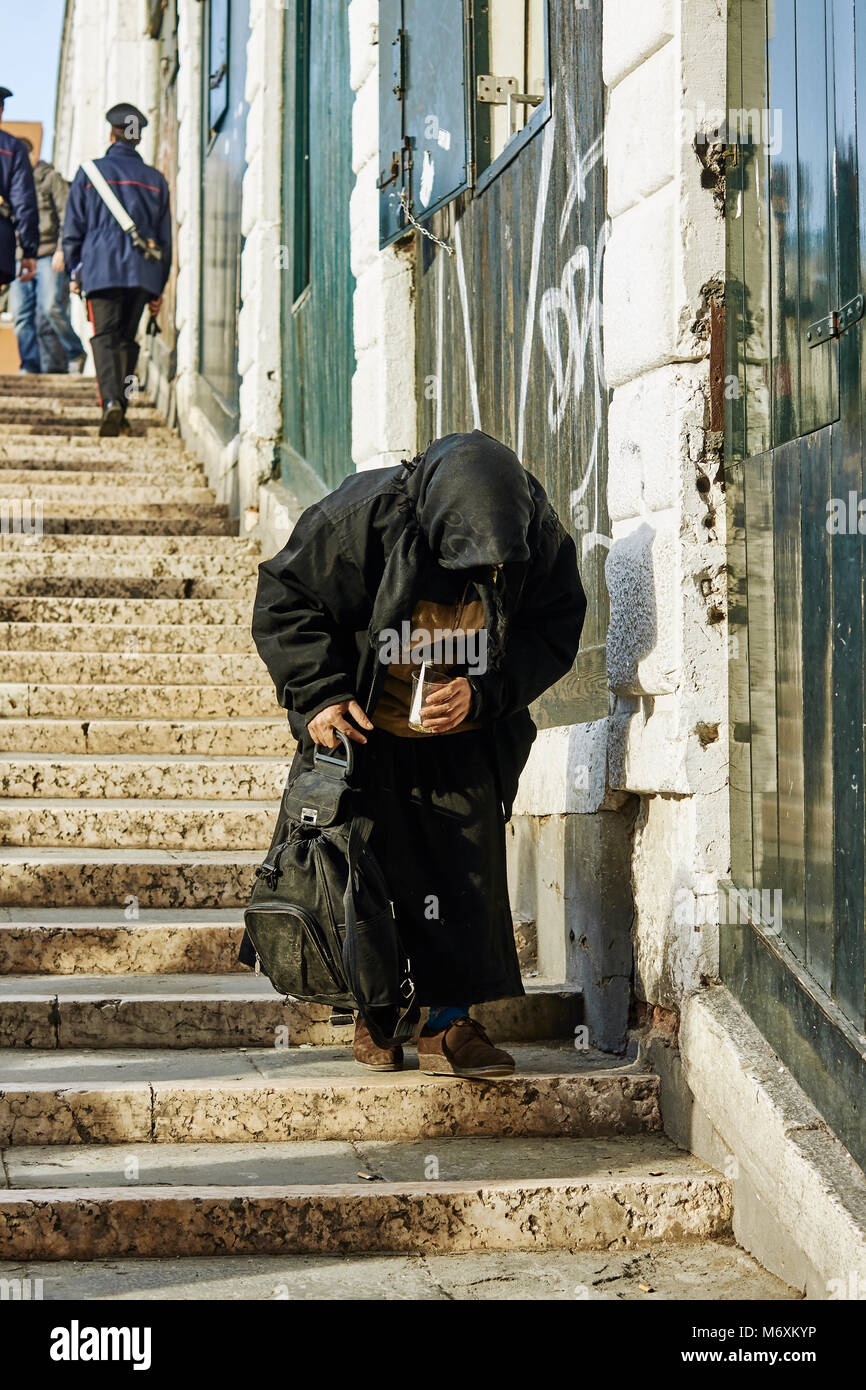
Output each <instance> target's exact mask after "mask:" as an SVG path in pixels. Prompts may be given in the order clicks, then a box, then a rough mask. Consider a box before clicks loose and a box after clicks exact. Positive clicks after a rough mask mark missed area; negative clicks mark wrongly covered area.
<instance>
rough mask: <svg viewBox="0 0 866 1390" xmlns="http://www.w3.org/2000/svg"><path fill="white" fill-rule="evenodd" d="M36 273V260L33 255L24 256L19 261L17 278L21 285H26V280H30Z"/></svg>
mask: <svg viewBox="0 0 866 1390" xmlns="http://www.w3.org/2000/svg"><path fill="white" fill-rule="evenodd" d="M35 274H36V260H35V257H33V256H25V257H24V259H23V260H22V262H21V274H20V275H19V276H18V279H19V280H20V281H21V283H22V285H26V284H27V281H28V280H32V279H33V276H34V275H35Z"/></svg>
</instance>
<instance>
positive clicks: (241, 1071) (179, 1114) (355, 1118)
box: [0, 1042, 661, 1254]
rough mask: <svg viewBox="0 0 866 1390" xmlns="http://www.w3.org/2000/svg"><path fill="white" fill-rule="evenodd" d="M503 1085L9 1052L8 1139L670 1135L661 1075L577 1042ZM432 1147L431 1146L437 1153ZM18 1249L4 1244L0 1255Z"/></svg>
mask: <svg viewBox="0 0 866 1390" xmlns="http://www.w3.org/2000/svg"><path fill="white" fill-rule="evenodd" d="M510 1051H511V1052H512V1055H513V1056H514V1059H515V1062H516V1064H517V1070H516V1071H515V1073H514V1075H513V1076H511V1077H508V1078H507V1079H503V1080H499V1081H470V1080H463V1079H461V1078H458V1077H441V1076H425V1075H424V1074H423V1073H422V1072H420V1071H419V1070H418V1066H417V1057H416V1056H415V1053H414V1050H411V1049H407V1053H406V1067H405V1069H404V1070H403V1071H399V1072H382V1073H379V1072H371V1071H368V1070H367V1069H366V1068H363V1067H360V1066H359V1065H358V1064H357V1063H355V1062H354V1061H353V1060H352V1055H351V1048H350V1044H349V1043H347V1045H346V1046H344V1047H339V1048H328V1047H286V1046H271V1047H267V1048H255V1049H248V1048H238V1047H234V1048H230V1049H221V1050H207V1049H189V1050H186V1051H184V1050H182V1049H166V1048H147V1049H145V1050H142V1051H136V1050H135V1049H132V1048H126V1049H118V1050H114V1051H112V1050H107V1049H105V1050H82V1051H76V1050H73V1049H64V1050H63V1051H59V1050H56V1049H55V1050H42V1049H37V1048H26V1049H25V1048H9V1049H4V1050H3V1051H2V1052H0V1078H2V1082H0V1147H4V1148H5V1147H6V1146H9V1145H19V1144H76V1143H79V1144H81V1143H83V1144H130V1143H145V1144H150V1143H158V1144H166V1143H173V1144H178V1143H179V1144H203V1143H220V1144H226V1143H249V1142H250V1141H254V1142H256V1143H265V1142H272V1141H287V1140H297V1139H316V1140H325V1139H339V1140H344V1141H345V1140H355V1139H413V1140H414V1139H418V1138H419V1137H420V1138H423V1139H426V1140H427V1141H428V1142H429V1141H430V1140H432V1139H441V1138H445V1137H446V1136H453V1137H457V1136H466V1137H468V1136H491V1137H492V1136H502V1137H506V1136H512V1135H514V1136H517V1135H520V1136H523V1137H525V1138H552V1137H562V1138H577V1137H587V1138H588V1137H596V1138H598V1137H602V1136H607V1135H612V1134H640V1133H643V1132H645V1131H647V1130H652V1131H655V1130H659V1129H660V1128H661V1119H660V1115H659V1106H658V1085H659V1083H658V1078H657V1077H656V1076H653V1075H651V1074H649V1073H647V1072H642V1071H638V1070H637V1069H636V1068H635V1065H634V1064H633V1063H625V1064H623V1063H622V1062H621V1061H620V1060H619V1059H616V1058H612V1057H611V1056H609V1055H607V1054H605V1053H602V1052H595V1051H592V1050H590V1049H586V1050H583V1051H578V1050H577V1049H576V1048H575V1047H574V1046H573V1045H572V1044H570V1043H568V1042H560V1043H556V1042H551V1043H544V1044H538V1043H536V1044H527V1043H515V1044H514V1045H513V1046H512V1047H511V1049H510ZM428 1152H429V1149H428ZM4 1253H6V1254H8V1252H3V1251H2V1250H0V1254H4Z"/></svg>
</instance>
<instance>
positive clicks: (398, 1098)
mask: <svg viewBox="0 0 866 1390" xmlns="http://www.w3.org/2000/svg"><path fill="white" fill-rule="evenodd" d="M510 1050H511V1052H512V1054H513V1056H514V1059H515V1062H516V1064H517V1071H516V1072H515V1073H514V1075H513V1076H511V1077H509V1078H507V1079H503V1080H499V1081H470V1080H464V1079H461V1078H458V1077H439V1076H425V1075H423V1073H422V1072H420V1071H419V1070H418V1067H417V1058H416V1057H415V1054H414V1052H413V1051H411V1050H407V1055H406V1068H405V1070H403V1071H400V1072H384V1073H377V1072H369V1071H367V1070H366V1069H365V1068H363V1067H360V1066H358V1064H357V1063H355V1062H354V1061H353V1060H352V1056H351V1048H350V1045H349V1044H348V1043H347V1045H346V1046H345V1047H340V1048H328V1047H285V1046H276V1047H269V1048H257V1049H248V1048H231V1049H227V1050H206V1049H190V1050H186V1051H184V1050H182V1049H174V1050H172V1049H162V1048H148V1049H146V1050H144V1051H136V1050H135V1049H132V1048H129V1049H120V1050H116V1051H110V1050H91V1051H80V1052H79V1051H75V1050H73V1049H68V1050H66V1049H64V1050H62V1051H61V1050H40V1049H29V1048H28V1049H25V1048H11V1049H5V1050H3V1051H2V1052H0V1078H2V1082H0V1146H2V1147H6V1146H8V1145H18V1144H74V1143H84V1144H129V1143H146V1144H149V1143H160V1144H163V1143H174V1144H177V1143H180V1144H201V1143H221V1144H224V1143H249V1142H251V1141H254V1142H256V1143H263V1142H270V1141H286V1140H296V1139H318V1140H324V1139H341V1140H354V1139H418V1138H424V1139H427V1140H430V1139H439V1138H444V1137H445V1136H455V1137H456V1136H470V1135H474V1136H493V1135H498V1136H509V1135H521V1136H523V1137H526V1138H533V1137H535V1138H552V1137H562V1138H568V1137H572V1138H575V1137H601V1136H607V1135H611V1134H638V1133H643V1132H644V1131H647V1130H658V1129H660V1128H661V1119H660V1116H659V1108H658V1085H659V1083H658V1078H657V1077H656V1076H653V1075H651V1074H649V1073H647V1072H641V1071H638V1070H637V1069H636V1067H635V1065H634V1064H633V1063H627V1064H622V1063H620V1064H619V1065H618V1064H617V1060H616V1059H614V1058H611V1057H610V1056H608V1055H607V1054H605V1053H601V1052H594V1051H592V1050H589V1049H587V1050H585V1051H578V1050H577V1049H576V1048H575V1047H574V1046H572V1045H571V1044H569V1043H567V1042H563V1043H555V1042H554V1043H544V1044H525V1043H515V1044H514V1046H513V1047H512V1048H511V1049H510Z"/></svg>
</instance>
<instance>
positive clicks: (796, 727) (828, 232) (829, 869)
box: [721, 0, 866, 1164]
mask: <svg viewBox="0 0 866 1390" xmlns="http://www.w3.org/2000/svg"><path fill="white" fill-rule="evenodd" d="M859 19H860V22H859V24H858V25H855V4H854V0H770V2H769V3H768V4H766V5H765V3H764V0H735V3H733V4H732V5H731V6H730V8H729V64H728V106H729V109H730V111H731V112H732V113H733V112H739V113H740V119H739V125H740V127H741V128H740V130H739V131H738V132H737V135H738V136H739V139H737V138H736V137H735V136H734V132H732V131H730V130H729V139H732V156H733V157H732V158H731V160H730V163H729V172H728V180H727V233H728V244H727V259H728V266H727V285H728V289H727V329H728V358H729V367H728V371H729V376H728V392H727V395H728V419H727V429H726V451H727V467H726V474H727V479H728V560H729V599H730V606H729V616H730V632H731V649H730V666H729V670H730V729H731V743H730V751H731V835H732V866H731V878H732V884H733V887H734V889H738V890H742V892H741V894H740V895H739V896H738V895H736V894H731V893H728V894H726V895H725V896H723V899H722V905H723V923H722V928H721V959H722V974H723V978H724V979H725V980H726V981H727V982H728V984H729V985H730V987H731V988H732V990H733V991H734V992H735V993H736V994H737V995H738V997H739V998H740V999H741V1001H742V1002H743V1004H744V1005H745V1007H746V1008H747V1009H748V1011H749V1012H750V1013H751V1015H752V1017H753V1018H754V1019H755V1021H756V1022H757V1023H758V1025H759V1027H760V1028H761V1030H762V1032H763V1033H764V1034H765V1036H766V1037H767V1038H768V1039H769V1041H770V1042H771V1043H772V1045H773V1046H774V1048H775V1049H776V1051H777V1052H778V1053H779V1054H780V1056H782V1058H783V1059H784V1060H785V1062H786V1063H787V1064H788V1066H789V1067H790V1068H791V1070H792V1072H793V1074H794V1075H795V1076H796V1078H797V1080H798V1081H799V1082H800V1084H801V1085H802V1086H803V1088H804V1089H805V1090H806V1091H807V1092H808V1094H809V1095H811V1096H812V1098H813V1099H814V1100H815V1102H816V1103H817V1104H818V1105H819V1106H820V1108H821V1109H822V1111H823V1113H824V1115H825V1117H826V1118H827V1120H828V1122H829V1123H830V1124H831V1125H832V1126H833V1127H834V1128H835V1130H836V1132H837V1133H838V1134H839V1135H840V1137H841V1138H842V1139H843V1140H844V1142H845V1143H846V1144H847V1145H848V1147H849V1148H850V1149H851V1151H852V1153H854V1155H855V1157H857V1159H858V1161H859V1162H860V1163H861V1164H863V1163H866V1123H864V1119H866V1040H864V1037H863V1032H864V1027H866V954H864V920H866V918H864V890H866V873H864V868H866V856H864V845H866V803H864V781H866V776H864V772H866V769H864V754H863V742H864V740H863V720H864V707H866V706H864V669H866V663H864V652H866V648H864V577H866V575H864V555H863V547H864V544H866V536H864V534H863V532H866V516H864V519H863V531H860V530H859V527H858V520H857V518H858V515H859V513H858V507H859V499H860V498H862V497H863V485H864V480H863V448H862V441H861V431H862V427H863V421H862V411H861V400H862V396H863V392H862V387H861V375H862V372H863V370H864V369H866V363H864V362H863V361H862V360H861V357H862V353H861V342H862V331H863V323H862V322H861V321H860V320H859V313H860V312H861V311H862V301H860V300H859V299H858V296H859V294H860V291H861V288H862V284H863V281H862V275H863V254H862V251H861V241H862V238H863V236H864V230H866V225H864V216H863V212H862V211H861V209H864V210H866V135H864V155H863V157H862V158H858V127H859V129H860V130H861V131H864V132H866V104H864V95H863V91H866V6H861V14H860V17H859ZM858 78H859V81H858ZM860 88H863V91H861V90H860ZM731 119H733V117H730V118H729V122H730V120H731ZM863 511H864V512H866V504H864V508H863ZM852 520H853V526H852Z"/></svg>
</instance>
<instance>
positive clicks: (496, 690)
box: [252, 431, 586, 820]
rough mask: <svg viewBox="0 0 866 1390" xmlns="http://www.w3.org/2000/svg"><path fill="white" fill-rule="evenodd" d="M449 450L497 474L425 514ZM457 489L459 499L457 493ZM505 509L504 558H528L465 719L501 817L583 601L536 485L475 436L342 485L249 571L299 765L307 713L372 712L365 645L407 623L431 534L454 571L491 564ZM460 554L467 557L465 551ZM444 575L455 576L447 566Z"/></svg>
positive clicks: (579, 623) (375, 678) (371, 672)
mask: <svg viewBox="0 0 866 1390" xmlns="http://www.w3.org/2000/svg"><path fill="white" fill-rule="evenodd" d="M460 447H462V448H464V450H466V451H475V452H478V451H479V450H486V451H487V452H488V455H489V457H490V459H491V460H492V461H493V462H495V464H496V469H497V470H501V471H496V472H495V473H494V475H493V486H492V487H491V488H490V489H489V490H488V491H487V492H486V493H485V492H484V488H483V483H484V480H483V479H482V480H481V483H480V484H479V486H478V487H476V488H474V489H467V487H466V484H465V483H464V484H463V488H464V493H463V495H461V497H460V499H459V503H456V504H454V505H452V506H451V507H450V508H449V507H448V506H447V505H445V506H443V498H442V496H441V495H440V496H438V498H437V506H438V511H437V512H436V515H435V516H434V515H432V512H433V503H432V501H431V498H432V495H433V489H432V488H431V482H430V479H431V476H432V475H433V471H434V469H435V467H436V466H437V465H438V464H439V463H440V461H441V458H442V457H443V456H444V455H447V454H448V451H449V449H450V450H452V451H454V450H456V449H457V448H460ZM509 461H511V463H512V466H513V468H514V469H518V470H519V473H520V486H521V488H522V489H523V491H524V493H527V485H528V494H527V499H526V501H525V503H524V502H523V501H522V499H517V500H516V501H515V502H514V504H513V505H512V504H511V502H510V498H509V494H508V490H507V487H506V486H505V485H504V484H505V482H506V481H507V477H508V468H507V466H503V465H507V464H508V462H509ZM442 491H443V489H442V488H441V487H440V488H439V493H440V494H441V493H442ZM468 491H472V496H471V497H468V496H467V495H465V494H466V493H467V492H468ZM479 495H480V496H481V502H479ZM446 500H447V499H446ZM518 504H519V505H521V506H525V513H526V519H525V520H522V521H521V536H520V538H519V542H518V543H519V546H520V551H519V552H518V549H517V546H516V545H515V547H514V554H515V555H517V554H518V553H520V554H526V553H527V552H528V559H527V560H526V561H525V563H524V565H523V566H522V572H523V573H522V586H521V588H520V591H519V598H518V599H517V601H516V607H515V608H514V609H513V611H512V612H511V613H510V615H509V621H508V627H507V636H506V640H505V651H504V656H503V658H502V659H501V661H500V663H499V665H498V668H496V669H491V670H488V672H487V673H486V674H485V675H482V676H479V677H477V678H476V681H477V685H478V688H479V691H480V706H479V709H478V718H480V720H481V722H482V723H483V724H484V725H485V726H487V727H488V728H490V729H491V730H492V733H493V742H494V747H495V750H496V761H497V771H498V776H499V787H500V792H501V797H502V804H503V810H504V814H505V818H506V820H507V819H508V817H509V816H510V814H511V807H512V804H513V801H514V796H515V794H516V791H517V783H518V779H519V776H520V773H521V770H522V769H523V767H524V765H525V763H526V759H527V757H528V756H529V750H530V747H531V745H532V742H533V739H534V738H535V734H536V728H535V724H534V722H533V720H532V718H531V717H530V714H529V710H528V708H527V706H528V705H529V704H531V702H532V701H533V700H535V699H537V698H538V696H539V695H541V694H542V693H543V692H544V691H545V690H547V689H548V687H549V686H551V685H553V684H554V682H555V681H557V680H558V679H559V678H560V676H562V675H564V674H565V672H566V671H568V670H570V668H571V666H572V664H573V662H574V658H575V655H576V653H577V649H578V643H579V641H580V633H581V629H582V627H583V620H584V615H585V612H586V598H585V595H584V591H583V587H582V585H581V582H580V576H579V574H578V570H577V557H576V553H575V547H574V542H573V540H572V539H571V537H570V536H569V535H568V534H567V532H566V531H565V529H564V527H563V526H562V524H561V522H560V520H559V518H558V517H557V515H556V513H555V511H554V510H553V507H552V506H551V504H550V502H549V501H548V499H547V495H546V493H545V491H544V488H543V487H542V486H541V483H539V482H538V480H537V479H536V478H534V477H533V476H532V475H531V474H529V473H524V471H523V470H522V469H520V467H519V464H517V461H516V459H514V455H513V454H511V451H510V450H506V449H505V447H504V446H503V445H500V444H498V443H497V442H496V441H494V440H492V439H490V437H489V436H487V435H483V434H482V433H481V432H480V431H473V432H472V434H471V435H451V436H448V437H447V438H446V439H445V440H441V441H437V443H436V445H434V446H431V448H430V449H428V451H427V453H426V454H425V455H424V456H422V457H421V459H420V460H416V461H414V462H413V463H412V464H401V465H399V466H397V467H394V468H376V469H370V470H367V471H365V472H360V473H355V474H352V475H351V476H350V477H348V478H346V480H345V481H344V482H343V483H342V484H341V486H340V487H338V488H337V489H336V491H335V492H332V493H330V494H329V495H328V496H327V497H324V498H323V499H322V500H321V501H320V502H317V503H316V504H315V505H314V506H312V507H310V508H308V510H307V511H305V512H304V513H303V515H302V516H301V517H300V519H299V520H298V522H297V524H296V526H295V528H294V530H293V532H292V534H291V537H290V539H289V541H288V544H287V545H286V546H285V547H284V548H283V549H282V550H281V551H280V552H279V554H278V555H275V556H274V558H273V559H272V560H267V561H265V562H264V563H263V564H261V565H260V566H259V583H258V592H257V595H256V601H255V608H254V613H253V623H252V634H253V638H254V640H255V643H256V646H257V648H258V651H259V654H260V655H261V657H262V659H263V660H264V662H265V664H266V665H267V667H268V670H269V671H270V674H271V676H272V678H273V681H274V684H275V686H276V691H277V698H278V700H279V702H280V704H281V705H282V706H283V707H284V708H285V709H287V710H288V718H289V724H290V725H291V728H292V732H293V733H294V735H295V737H296V738H297V740H298V743H299V754H301V755H302V758H303V755H304V754H306V756H307V757H308V756H309V753H310V751H311V740H310V736H309V734H308V733H307V728H306V726H307V723H308V721H309V720H310V719H312V718H313V716H314V715H316V714H318V713H319V711H320V710H322V709H324V708H325V707H326V706H328V705H333V704H336V703H337V702H338V701H340V700H347V699H351V698H356V699H357V700H358V701H359V703H360V704H361V705H362V707H363V708H365V709H367V710H370V709H371V708H372V707H373V702H374V701H375V698H376V695H377V692H378V686H379V681H380V679H381V677H382V676H383V674H384V672H385V670H386V667H385V666H384V665H383V664H382V662H381V661H380V660H379V641H378V634H379V633H380V632H381V631H382V629H383V628H389V629H397V630H398V631H399V628H400V623H401V622H402V621H403V620H404V619H411V616H412V611H413V607H414V603H415V600H416V599H417V598H418V597H419V594H418V583H419V578H420V577H421V576H422V575H423V572H424V568H425V565H426V564H428V563H429V560H430V555H431V549H430V538H431V537H436V538H437V539H436V541H435V545H436V547H437V550H438V552H439V554H440V555H442V554H447V547H446V546H445V545H444V544H443V543H442V533H443V525H444V527H445V528H446V529H447V528H448V527H449V526H450V527H451V536H452V537H453V534H454V533H455V532H459V538H458V544H459V545H460V547H462V550H463V551H464V552H466V553H465V555H464V558H465V560H466V562H467V563H473V562H475V561H476V560H478V559H486V558H493V559H496V558H497V557H496V555H493V554H492V552H491V554H490V555H485V554H482V551H483V548H484V545H485V544H487V550H488V551H489V550H490V545H489V544H488V543H487V542H488V540H489V536H490V534H491V528H492V530H493V531H494V532H495V531H496V530H497V527H498V531H499V533H500V534H505V532H506V530H507V528H508V527H509V525H510V526H511V528H512V532H513V529H514V521H513V518H512V519H510V517H511V514H512V513H513V512H515V511H516V510H517V508H518ZM497 506H498V508H499V514H498V515H497ZM509 506H510V507H511V512H509V510H508V508H509ZM473 507H474V508H475V510H474V511H473ZM479 508H480V510H479ZM491 514H492V520H489V519H488V518H490V517H491ZM479 516H483V518H484V521H483V524H479ZM455 519H456V522H457V525H456V526H455V525H454V521H455ZM479 535H480V542H479ZM467 536H468V537H469V539H467ZM473 538H474V541H473ZM512 539H513V536H512ZM524 541H525V544H524ZM473 543H474V544H475V547H476V551H477V554H470V553H468V551H469V550H471V548H472V545H473ZM498 558H500V559H502V560H506V559H508V558H509V556H508V555H506V554H500V555H499V557H498ZM451 567H454V568H457V567H459V566H458V565H457V564H456V563H455V562H453V561H452V562H451ZM304 760H305V759H304ZM298 765H299V761H298V760H296V764H295V766H296V767H297V766H298Z"/></svg>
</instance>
